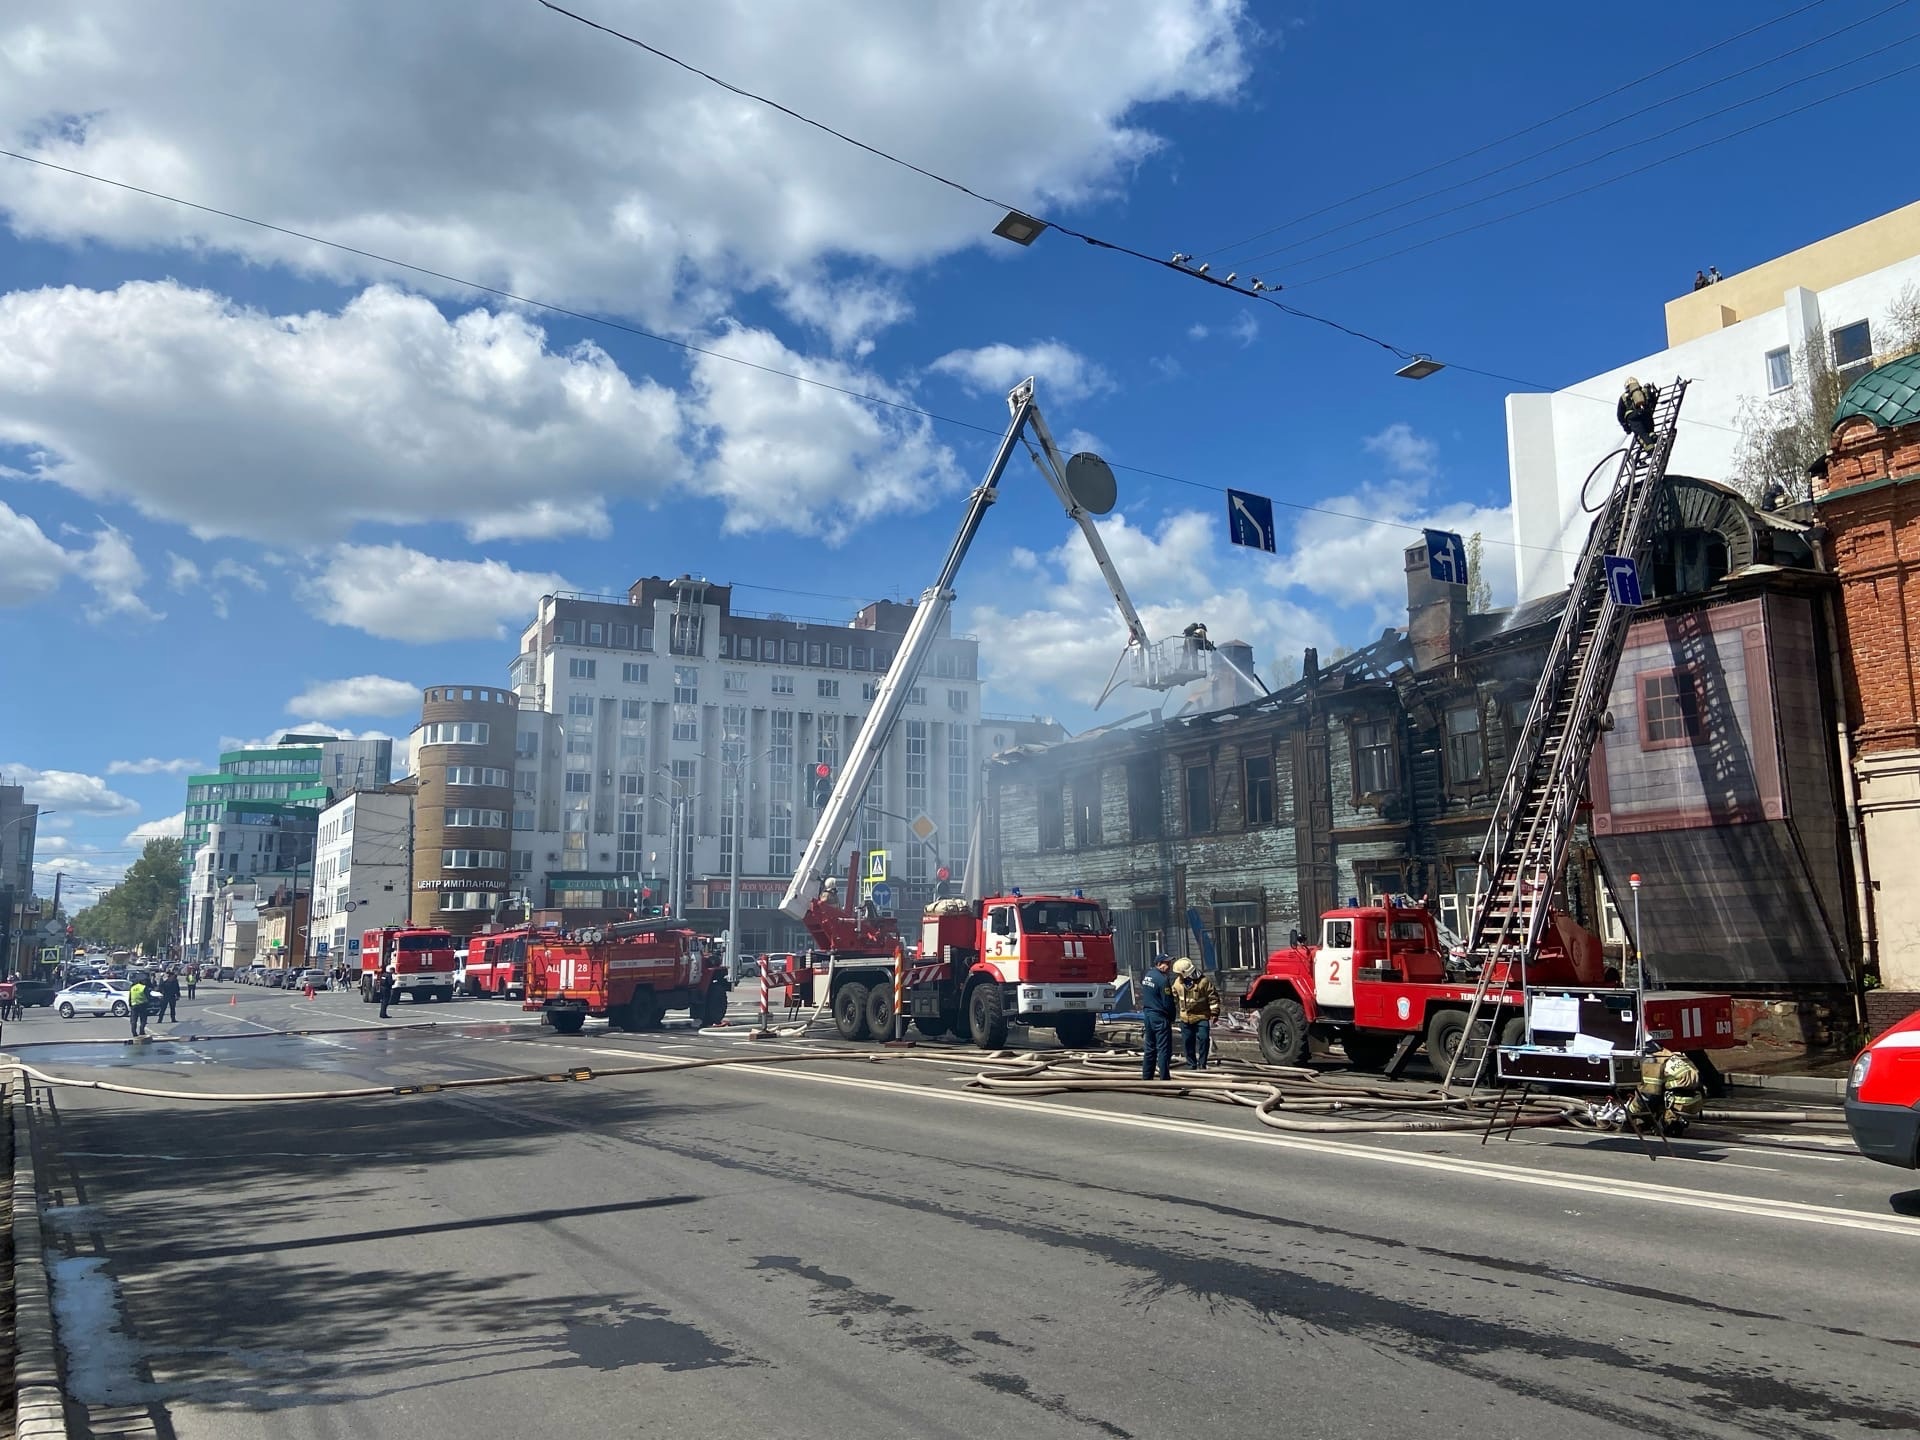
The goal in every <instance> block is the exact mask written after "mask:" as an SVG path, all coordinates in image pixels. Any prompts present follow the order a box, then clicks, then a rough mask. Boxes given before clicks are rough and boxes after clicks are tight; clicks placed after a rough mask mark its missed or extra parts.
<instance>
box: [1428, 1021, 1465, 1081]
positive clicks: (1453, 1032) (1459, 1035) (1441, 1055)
mask: <svg viewBox="0 0 1920 1440" xmlns="http://www.w3.org/2000/svg"><path fill="white" fill-rule="evenodd" d="M1466 1037H1467V1012H1466V1011H1464V1010H1436V1011H1434V1013H1433V1018H1432V1019H1430V1020H1428V1021H1427V1063H1428V1064H1429V1065H1431V1066H1433V1068H1434V1069H1435V1070H1437V1071H1439V1072H1440V1073H1441V1074H1442V1075H1445V1074H1446V1073H1447V1067H1448V1066H1449V1065H1451V1064H1453V1057H1454V1055H1455V1054H1456V1053H1457V1052H1458V1051H1459V1049H1460V1042H1461V1041H1462V1040H1464V1039H1466Z"/></svg>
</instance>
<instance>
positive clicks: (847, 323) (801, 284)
mask: <svg viewBox="0 0 1920 1440" xmlns="http://www.w3.org/2000/svg"><path fill="white" fill-rule="evenodd" d="M780 308H781V309H783V310H785V311H786V312H787V314H789V315H791V316H792V317H793V318H794V319H795V320H798V321H800V322H801V323H802V324H805V325H811V326H813V327H814V329H816V330H818V331H820V332H821V333H822V334H824V335H825V336H826V337H827V339H828V340H830V341H831V342H832V343H833V348H834V349H835V350H838V351H842V352H850V353H852V354H854V355H856V356H864V355H869V354H871V353H872V352H873V337H874V335H875V334H877V333H878V332H879V331H881V330H884V329H886V328H888V327H889V326H892V325H898V324H899V323H900V322H901V321H903V320H905V319H907V318H908V317H909V316H911V315H912V314H913V306H912V305H911V304H910V303H909V302H908V300H907V298H906V296H905V295H903V294H901V293H900V290H899V288H898V286H897V285H895V284H894V283H892V282H890V281H876V280H849V281H843V282H839V283H835V282H833V281H830V280H826V279H808V280H797V281H792V282H790V283H789V284H788V285H787V287H786V290H785V293H784V294H783V295H782V296H781V298H780Z"/></svg>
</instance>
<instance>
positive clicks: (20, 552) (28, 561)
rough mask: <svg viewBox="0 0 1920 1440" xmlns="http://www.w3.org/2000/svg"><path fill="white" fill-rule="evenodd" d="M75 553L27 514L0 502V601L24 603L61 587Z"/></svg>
mask: <svg viewBox="0 0 1920 1440" xmlns="http://www.w3.org/2000/svg"><path fill="white" fill-rule="evenodd" d="M72 563H73V557H72V556H71V555H70V554H68V552H67V551H65V550H63V549H62V548H61V547H60V546H59V545H57V544H55V543H54V542H53V541H51V540H49V539H48V538H47V537H46V535H45V533H44V532H42V530H41V529H40V527H39V526H38V525H37V524H35V523H34V522H33V521H32V520H30V519H28V518H27V517H26V516H25V515H22V514H20V513H19V512H18V511H16V510H14V509H12V508H11V507H10V506H8V505H6V504H5V503H0V605H25V604H27V603H28V602H29V601H33V600H39V599H42V598H44V597H46V596H48V595H51V594H52V593H53V592H54V591H56V590H58V589H59V588H60V582H61V581H62V580H64V579H65V578H66V577H67V574H68V572H69V571H70V569H71V568H72Z"/></svg>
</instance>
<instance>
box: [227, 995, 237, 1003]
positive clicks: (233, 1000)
mask: <svg viewBox="0 0 1920 1440" xmlns="http://www.w3.org/2000/svg"><path fill="white" fill-rule="evenodd" d="M239 1003H240V997H239V996H238V995H229V996H227V1004H229V1005H238V1004H239Z"/></svg>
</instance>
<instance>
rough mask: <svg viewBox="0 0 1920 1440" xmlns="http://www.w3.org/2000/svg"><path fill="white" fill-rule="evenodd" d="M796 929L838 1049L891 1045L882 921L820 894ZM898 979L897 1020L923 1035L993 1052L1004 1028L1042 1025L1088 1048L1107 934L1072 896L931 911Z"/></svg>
mask: <svg viewBox="0 0 1920 1440" xmlns="http://www.w3.org/2000/svg"><path fill="white" fill-rule="evenodd" d="M806 926H807V930H808V932H809V933H810V934H811V935H812V936H813V938H814V940H815V942H816V943H817V944H819V945H820V946H821V948H822V949H823V950H824V951H825V952H826V956H827V998H828V1001H829V1003H830V1005H831V1008H832V1011H833V1023H834V1028H835V1029H836V1030H838V1031H839V1033H840V1035H841V1037H842V1038H843V1039H846V1040H865V1039H869V1038H871V1039H875V1040H885V1039H889V1038H891V1036H892V1035H893V1028H894V1025H893V1022H894V1011H893V970H894V958H893V956H894V949H895V946H896V944H897V943H898V936H897V934H896V933H895V931H894V928H893V920H892V917H890V916H868V917H856V916H854V915H851V914H849V913H848V912H847V911H846V910H844V909H842V908H841V907H840V905H839V904H838V902H837V898H836V897H835V896H834V894H833V893H832V891H831V890H829V891H827V892H826V893H824V894H822V895H821V896H820V897H819V898H817V899H816V900H815V901H814V902H813V904H812V905H811V906H809V907H808V909H807V916H806ZM906 972H907V973H906V994H905V1001H906V1013H907V1014H908V1016H910V1017H911V1018H912V1020H913V1023H914V1025H915V1026H916V1027H917V1028H918V1029H919V1031H920V1033H921V1034H923V1035H928V1036H939V1035H947V1034H952V1035H954V1036H957V1037H958V1038H960V1039H963V1040H965V1039H971V1040H972V1041H973V1043H974V1044H975V1045H978V1046H979V1047H980V1048H981V1049H983V1050H998V1049H999V1048H1000V1047H1001V1046H1003V1045H1005V1044H1006V1043H1007V1031H1008V1028H1009V1027H1010V1026H1013V1025H1027V1026H1033V1027H1039V1026H1049V1027H1051V1028H1052V1030H1053V1032H1054V1034H1056V1035H1058V1036H1059V1037H1060V1042H1061V1043H1062V1044H1063V1045H1070V1046H1075V1047H1081V1046H1086V1045H1091V1044H1092V1043H1093V1034H1094V1022H1095V1021H1096V1020H1097V1018H1098V1017H1099V1015H1100V1012H1101V1011H1103V1010H1110V1009H1112V1008H1113V995H1114V984H1113V982H1114V959H1113V925H1112V922H1111V921H1110V920H1109V919H1108V916H1107V912H1106V909H1105V907H1103V906H1102V905H1100V904H1099V903H1098V902H1097V901H1093V900H1087V899H1084V898H1082V897H1080V896H1077V895H1072V896H1067V895H1022V894H1021V893H1019V892H1018V891H1014V892H1013V893H1011V894H1008V895H996V896H992V897H990V898H988V899H985V900H961V899H949V900H936V901H934V902H933V903H932V904H931V905H929V906H928V907H927V909H926V913H925V914H924V916H923V917H922V920H921V932H920V947H919V951H918V953H917V954H912V953H910V954H908V956H907V958H906Z"/></svg>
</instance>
